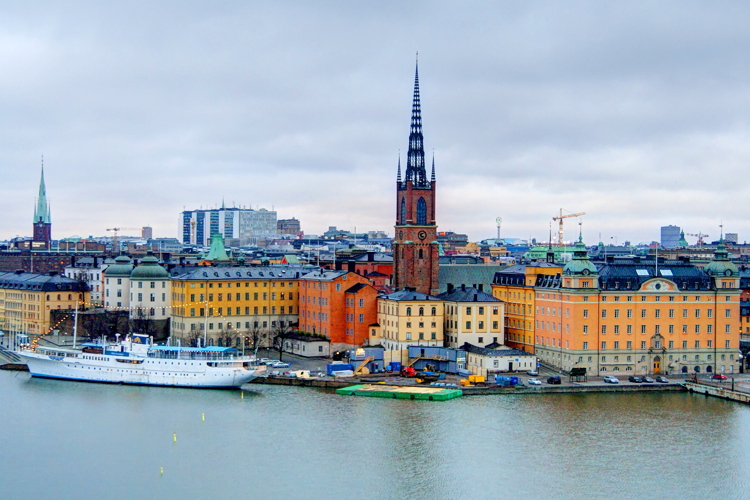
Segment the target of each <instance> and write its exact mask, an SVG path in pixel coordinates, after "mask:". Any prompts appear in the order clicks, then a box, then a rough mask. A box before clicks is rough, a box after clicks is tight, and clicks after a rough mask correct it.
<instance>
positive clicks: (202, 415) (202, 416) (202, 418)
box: [201, 413, 206, 422]
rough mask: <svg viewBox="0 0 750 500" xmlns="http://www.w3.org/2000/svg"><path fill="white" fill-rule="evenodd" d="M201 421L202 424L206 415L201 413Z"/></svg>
mask: <svg viewBox="0 0 750 500" xmlns="http://www.w3.org/2000/svg"><path fill="white" fill-rule="evenodd" d="M201 420H202V421H204V422H205V421H206V414H205V413H201Z"/></svg>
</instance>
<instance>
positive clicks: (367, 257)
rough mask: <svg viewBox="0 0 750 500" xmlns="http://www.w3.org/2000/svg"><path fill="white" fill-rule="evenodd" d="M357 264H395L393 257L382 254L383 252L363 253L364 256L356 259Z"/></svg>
mask: <svg viewBox="0 0 750 500" xmlns="http://www.w3.org/2000/svg"><path fill="white" fill-rule="evenodd" d="M352 260H355V261H357V262H379V263H386V262H387V263H389V264H390V263H392V262H393V256H392V255H391V254H387V253H382V252H374V253H373V252H368V253H363V254H362V255H358V256H357V257H355V258H354V259H352Z"/></svg>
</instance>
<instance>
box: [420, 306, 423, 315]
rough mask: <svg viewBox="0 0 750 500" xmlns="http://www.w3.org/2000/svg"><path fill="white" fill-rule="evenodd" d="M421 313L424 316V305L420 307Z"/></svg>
mask: <svg viewBox="0 0 750 500" xmlns="http://www.w3.org/2000/svg"><path fill="white" fill-rule="evenodd" d="M419 315H420V316H424V307H420V308H419Z"/></svg>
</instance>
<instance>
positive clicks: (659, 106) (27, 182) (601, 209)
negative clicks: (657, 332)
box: [0, 1, 750, 242]
mask: <svg viewBox="0 0 750 500" xmlns="http://www.w3.org/2000/svg"><path fill="white" fill-rule="evenodd" d="M749 10H750V7H748V6H745V5H744V4H738V3H731V2H719V3H718V4H717V3H713V4H711V5H710V6H709V5H706V4H704V3H701V2H677V1H673V2H659V3H657V4H654V3H651V2H641V3H635V2H629V3H626V4H613V3H609V2H606V3H602V2H595V1H589V2H538V3H534V4H526V3H521V2H519V3H508V2H505V3H501V4H499V5H495V4H492V3H472V4H463V3H449V2H410V3H407V4H404V3H403V2H377V3H376V2H372V3H356V4H351V3H348V2H315V3H309V2H297V3H295V2H290V3H283V4H281V5H279V4H277V3H275V2H253V3H251V4H248V3H245V2H223V3H220V4H218V5H211V4H209V3H197V2H195V3H186V2H160V3H156V4H155V3H151V2H144V3H127V4H121V5H109V4H102V3H96V2H92V3H76V4H72V3H65V4H64V5H62V4H60V5H58V4H56V3H48V4H44V3H42V4H35V5H31V6H29V5H25V4H16V5H4V6H0V74H2V75H3V77H2V78H0V106H1V108H0V145H2V147H1V148H0V174H1V175H2V178H3V180H4V182H3V183H2V186H0V197H1V199H2V200H3V204H2V209H3V211H4V212H5V217H4V218H3V224H2V231H0V237H11V236H15V235H17V234H22V235H23V234H30V232H31V217H32V209H33V208H32V207H33V201H34V197H35V195H36V189H37V183H38V176H39V158H40V155H41V154H42V153H44V154H45V159H46V162H45V163H46V177H47V187H48V193H49V196H50V198H51V200H52V210H53V233H54V236H55V237H65V236H69V235H72V234H80V235H89V234H93V235H97V234H104V233H105V231H104V230H105V229H106V228H107V227H112V226H113V225H122V226H139V225H146V224H151V225H153V226H154V228H155V230H156V233H157V234H159V235H164V236H173V235H176V234H177V216H178V213H179V211H181V210H182V209H183V207H186V208H197V207H199V206H204V207H205V206H207V205H217V204H219V203H221V200H222V198H223V199H225V200H226V201H227V202H228V203H236V204H238V205H250V206H254V207H255V206H261V207H266V208H271V207H273V208H275V209H276V210H277V211H278V212H279V216H280V217H291V216H296V217H298V218H299V219H300V220H301V221H302V223H303V227H304V229H305V230H306V231H307V232H311V233H319V232H321V231H323V230H325V229H326V227H327V226H328V225H337V226H339V227H345V228H348V229H353V228H354V226H356V227H357V229H359V230H362V229H385V230H388V231H390V230H391V228H392V225H393V219H394V213H395V207H394V201H393V200H394V189H393V188H394V183H395V170H396V162H397V158H398V151H399V150H401V154H402V156H403V155H404V154H405V150H406V148H407V138H408V126H409V113H410V103H411V85H412V78H413V64H414V61H413V57H414V52H415V51H416V50H419V51H420V77H421V84H422V102H423V116H424V129H425V145H426V148H427V150H428V156H431V154H432V150H433V149H434V151H435V157H436V165H437V170H438V182H439V184H438V190H439V195H438V196H439V198H438V219H439V220H438V222H439V224H440V228H441V229H444V230H447V229H451V230H455V231H459V232H467V233H469V235H470V237H471V238H473V239H480V238H485V237H491V236H493V235H494V234H495V232H496V229H495V225H494V219H495V217H496V216H498V215H500V216H503V219H504V220H505V222H504V225H503V234H504V235H508V236H518V237H527V236H529V235H532V236H535V237H538V238H545V237H546V235H547V231H548V226H549V222H550V220H551V217H552V216H553V215H554V214H555V213H556V212H557V211H558V210H559V209H560V207H564V208H566V209H569V210H571V211H585V212H586V213H587V215H586V216H585V217H584V225H583V230H584V237H585V239H586V240H587V241H590V242H593V241H594V240H595V239H597V238H598V237H599V233H601V234H602V238H604V237H605V236H606V235H609V236H608V237H611V236H614V235H617V237H618V239H619V240H620V241H622V240H624V239H630V240H632V241H648V240H651V239H657V238H658V236H659V233H658V231H659V226H661V225H666V224H678V225H682V226H684V227H685V228H686V229H687V230H688V231H690V232H698V231H699V230H702V231H703V232H707V233H709V234H710V235H711V236H712V237H717V236H718V224H719V223H720V222H721V221H722V220H723V221H724V224H725V228H726V229H727V230H729V231H733V232H739V233H740V239H745V235H747V234H750V223H748V222H747V220H748V216H747V215H748V214H747V212H746V211H745V209H744V203H742V201H744V199H746V197H747V194H748V188H747V187H746V186H745V183H744V182H743V178H744V176H743V174H744V173H745V171H746V167H745V166H746V165H747V164H748V160H750V150H749V149H748V146H747V144H748V143H749V141H748V120H747V116H749V115H750V106H749V105H748V102H749V101H748V99H747V94H748V90H747V86H746V84H745V82H747V81H749V80H750V79H749V78H748V76H750V75H748V65H747V64H746V62H747V54H748V53H750V50H748V49H750V30H748V23H749V21H748V19H750V15H748V14H750V12H748V11H749ZM569 226H570V230H571V231H573V232H575V229H576V227H575V223H574V222H572V221H571V223H570V224H569ZM568 234H572V233H568Z"/></svg>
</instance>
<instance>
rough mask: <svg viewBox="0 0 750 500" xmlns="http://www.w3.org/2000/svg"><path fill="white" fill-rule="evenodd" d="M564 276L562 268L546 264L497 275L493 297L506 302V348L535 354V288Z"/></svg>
mask: <svg viewBox="0 0 750 500" xmlns="http://www.w3.org/2000/svg"><path fill="white" fill-rule="evenodd" d="M561 272H562V264H556V263H555V262H554V259H550V261H547V262H533V263H531V264H525V265H516V266H511V267H508V268H507V269H503V270H502V271H498V272H497V273H495V277H494V279H493V283H492V296H493V297H495V298H496V299H500V300H502V301H503V302H505V344H506V345H507V346H509V347H512V348H514V349H521V350H523V351H526V352H530V353H533V352H534V331H535V330H534V305H535V303H536V301H535V297H536V294H535V292H534V290H535V288H536V287H537V286H538V285H540V284H542V282H543V281H544V280H548V279H553V278H554V277H555V276H559V275H560V273H561Z"/></svg>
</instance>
